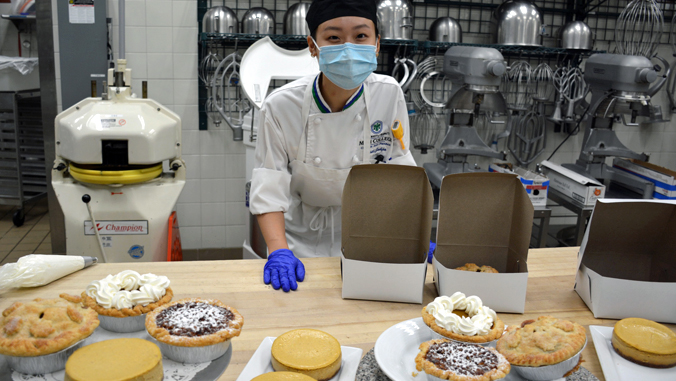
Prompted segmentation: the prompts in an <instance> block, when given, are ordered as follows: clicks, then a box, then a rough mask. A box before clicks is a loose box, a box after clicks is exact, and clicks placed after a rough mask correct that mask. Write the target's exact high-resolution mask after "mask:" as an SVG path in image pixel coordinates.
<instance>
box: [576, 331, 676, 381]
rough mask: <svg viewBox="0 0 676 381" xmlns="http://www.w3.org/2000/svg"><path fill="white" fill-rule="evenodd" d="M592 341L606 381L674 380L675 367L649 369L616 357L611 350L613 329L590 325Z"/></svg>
mask: <svg viewBox="0 0 676 381" xmlns="http://www.w3.org/2000/svg"><path fill="white" fill-rule="evenodd" d="M589 331H591V335H592V339H593V340H594V347H595V348H596V354H597V355H598V356H599V362H600V363H601V368H602V369H603V375H604V376H605V377H606V380H612V381H635V380H646V381H648V380H649V381H662V380H664V381H674V380H676V367H673V368H667V369H657V368H650V367H647V366H642V365H638V364H634V363H633V362H631V361H629V360H626V359H624V358H623V357H622V356H620V355H618V354H617V352H615V349H614V348H613V344H612V343H611V340H612V338H613V327H604V326H600V325H590V326H589Z"/></svg>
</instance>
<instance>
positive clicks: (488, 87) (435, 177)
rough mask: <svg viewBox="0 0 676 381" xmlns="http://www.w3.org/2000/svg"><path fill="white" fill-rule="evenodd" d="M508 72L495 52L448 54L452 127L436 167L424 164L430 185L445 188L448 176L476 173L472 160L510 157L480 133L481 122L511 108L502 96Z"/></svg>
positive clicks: (460, 49)
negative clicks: (489, 142)
mask: <svg viewBox="0 0 676 381" xmlns="http://www.w3.org/2000/svg"><path fill="white" fill-rule="evenodd" d="M504 72H505V64H504V58H503V57H502V54H500V52H499V51H497V50H496V49H493V48H482V47H469V46H453V47H451V48H450V49H448V50H447V51H446V54H444V73H445V74H446V75H447V76H449V77H450V78H451V82H452V83H453V87H452V89H451V98H450V99H449V101H448V103H447V104H446V108H448V109H450V123H449V125H450V127H449V129H448V133H447V134H446V137H445V138H444V141H443V142H442V143H441V146H440V148H439V160H438V162H436V163H426V164H423V167H424V168H425V171H426V172H427V176H428V177H429V179H430V182H431V183H432V184H433V185H434V186H436V187H439V188H440V187H441V180H442V179H443V177H444V176H446V175H450V174H454V173H463V172H476V171H477V170H478V169H476V168H473V167H471V166H470V165H469V163H468V162H467V157H468V156H484V157H493V158H496V159H501V160H504V159H505V157H506V153H504V152H497V151H495V150H493V149H492V148H490V147H489V146H487V145H486V144H485V143H484V141H483V140H481V137H479V134H478V133H477V131H476V128H475V123H476V122H477V121H478V120H479V119H480V118H487V120H490V117H491V116H492V115H494V114H503V113H505V111H506V110H507V105H506V103H505V99H504V98H503V96H502V94H501V93H500V92H499V88H500V82H501V78H502V75H503V74H504Z"/></svg>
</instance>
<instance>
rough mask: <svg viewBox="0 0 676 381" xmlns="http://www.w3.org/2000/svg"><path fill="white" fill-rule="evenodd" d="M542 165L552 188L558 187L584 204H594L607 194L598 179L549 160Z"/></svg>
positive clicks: (564, 193) (557, 188) (563, 192)
mask: <svg viewBox="0 0 676 381" xmlns="http://www.w3.org/2000/svg"><path fill="white" fill-rule="evenodd" d="M540 165H542V169H543V171H544V172H545V175H547V177H548V178H549V181H550V186H551V187H552V189H556V190H557V191H559V192H561V193H562V194H563V195H565V196H567V197H569V198H571V199H572V200H573V201H575V202H577V203H579V204H581V205H583V206H594V203H596V200H599V199H602V198H603V197H604V196H605V195H606V187H605V185H603V184H601V183H600V182H599V181H598V180H596V179H592V178H590V177H587V176H583V175H581V174H579V173H577V172H574V171H572V170H570V169H568V168H565V167H562V166H560V165H558V164H554V163H552V162H550V161H547V160H545V161H543V162H542V163H541V164H540Z"/></svg>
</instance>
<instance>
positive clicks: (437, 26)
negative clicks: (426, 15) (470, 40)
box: [430, 17, 462, 42]
mask: <svg viewBox="0 0 676 381" xmlns="http://www.w3.org/2000/svg"><path fill="white" fill-rule="evenodd" d="M430 41H437V42H462V28H461V27H460V24H459V23H458V22H457V21H456V20H455V19H454V18H452V17H439V18H438V19H436V20H434V22H433V23H432V26H430Z"/></svg>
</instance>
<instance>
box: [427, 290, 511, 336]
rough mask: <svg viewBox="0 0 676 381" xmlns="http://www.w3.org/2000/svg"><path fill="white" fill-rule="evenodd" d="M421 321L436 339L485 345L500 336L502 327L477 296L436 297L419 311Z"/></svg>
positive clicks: (490, 310) (457, 294)
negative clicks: (420, 312)
mask: <svg viewBox="0 0 676 381" xmlns="http://www.w3.org/2000/svg"><path fill="white" fill-rule="evenodd" d="M422 317H423V321H424V322H425V324H427V326H428V327H429V328H430V329H431V330H432V331H433V332H434V333H435V334H436V335H437V336H438V337H440V338H444V339H452V340H457V341H462V342H469V343H476V344H489V343H490V342H492V341H495V340H497V339H499V338H500V336H502V333H503V331H504V329H505V324H504V323H503V322H502V320H500V318H499V317H498V315H497V314H496V313H495V311H493V310H492V309H490V308H488V307H487V306H484V305H483V302H482V301H481V298H479V297H478V296H469V297H467V296H465V294H463V293H462V292H456V293H455V294H453V295H451V296H439V297H437V298H436V299H434V301H432V302H431V303H430V304H428V305H427V306H425V307H424V308H423V309H422Z"/></svg>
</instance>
